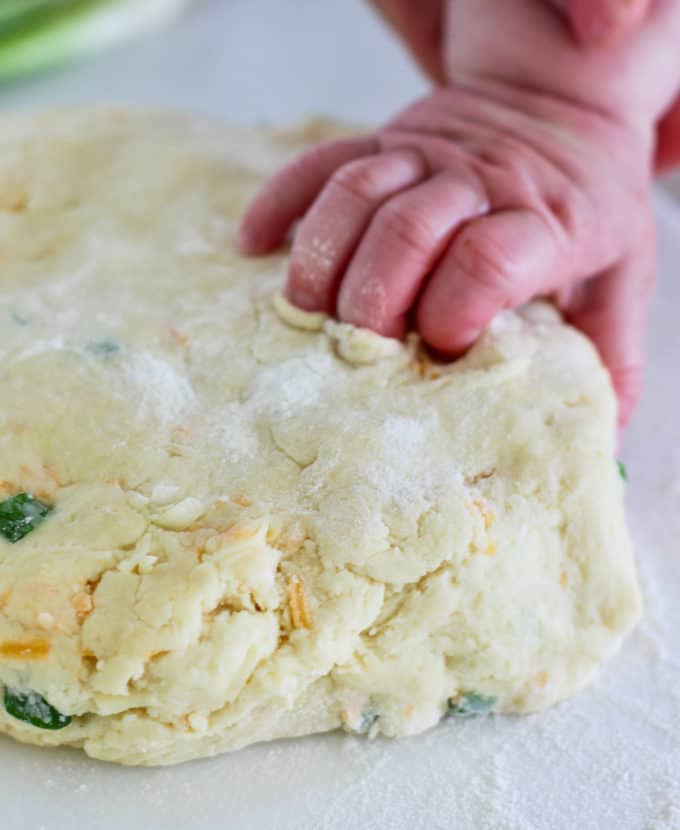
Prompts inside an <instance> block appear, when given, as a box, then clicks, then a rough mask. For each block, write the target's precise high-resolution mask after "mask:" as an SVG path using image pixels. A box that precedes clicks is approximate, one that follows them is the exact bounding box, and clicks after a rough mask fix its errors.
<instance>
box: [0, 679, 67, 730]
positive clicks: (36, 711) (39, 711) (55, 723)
mask: <svg viewBox="0 0 680 830" xmlns="http://www.w3.org/2000/svg"><path fill="white" fill-rule="evenodd" d="M4 703H5V709H6V710H7V713H8V714H10V715H11V716H12V717H13V718H16V719H17V720H22V721H24V723H30V724H31V725H32V726H37V727H38V729H63V728H64V727H65V726H68V725H69V723H71V718H70V717H69V716H68V715H62V714H61V712H57V710H56V709H55V708H54V706H50V704H49V703H48V702H47V701H46V700H45V698H44V697H43V696H42V695H39V694H38V693H37V692H32V691H27V692H19V691H15V690H12V689H9V688H7V686H6V687H5V694H4Z"/></svg>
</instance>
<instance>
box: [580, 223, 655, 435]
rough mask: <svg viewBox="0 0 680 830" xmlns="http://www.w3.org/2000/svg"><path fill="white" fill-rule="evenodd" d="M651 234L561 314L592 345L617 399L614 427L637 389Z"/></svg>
mask: <svg viewBox="0 0 680 830" xmlns="http://www.w3.org/2000/svg"><path fill="white" fill-rule="evenodd" d="M655 270H656V254H655V246H654V241H653V234H652V233H651V232H650V234H649V237H648V239H647V240H646V241H643V242H641V243H640V244H639V245H638V247H637V248H636V249H635V250H634V251H633V252H632V253H630V254H629V255H628V256H627V257H625V258H624V259H623V260H621V261H620V262H619V263H618V264H617V265H615V266H614V267H612V268H610V269H609V270H608V271H605V273H603V274H602V275H600V276H598V277H596V278H595V279H593V280H590V281H589V282H588V283H586V284H584V285H582V286H580V287H579V289H578V290H577V291H576V292H575V294H574V299H573V300H572V302H571V303H570V304H568V305H567V307H566V309H565V311H566V314H567V318H568V320H569V321H570V322H571V323H573V324H574V325H575V326H576V327H577V328H579V329H581V331H583V332H584V334H586V335H587V336H588V337H590V339H591V340H592V341H593V342H594V343H595V345H596V347H597V349H598V351H599V353H600V356H601V358H602V361H603V362H604V364H605V365H606V366H607V368H608V369H609V372H610V374H611V378H612V383H613V384H614V389H615V390H616V394H617V397H618V400H619V425H620V426H625V424H626V423H627V422H628V420H629V418H630V416H631V415H632V413H633V410H634V408H635V405H636V403H637V400H638V397H639V395H640V390H641V386H642V370H643V358H644V335H645V325H646V320H647V308H648V305H649V298H650V294H651V291H652V287H653V284H654V273H655Z"/></svg>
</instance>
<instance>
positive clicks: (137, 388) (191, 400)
mask: <svg viewBox="0 0 680 830" xmlns="http://www.w3.org/2000/svg"><path fill="white" fill-rule="evenodd" d="M125 361H126V362H125V364H124V368H123V376H124V378H125V381H126V385H127V384H129V385H130V387H131V388H130V389H126V390H125V391H126V393H129V394H130V395H131V396H134V397H133V400H136V402H137V406H138V409H137V412H138V414H139V416H140V417H143V418H149V417H153V418H155V419H156V420H159V421H161V423H175V422H178V421H179V420H180V419H181V417H182V415H183V414H185V413H186V411H187V410H188V409H190V408H191V407H193V406H195V405H196V396H195V395H194V391H193V389H192V388H191V384H190V383H189V381H188V380H187V379H186V377H185V376H184V375H183V374H181V373H180V372H179V371H178V370H177V369H175V367H174V366H172V364H170V363H168V362H167V361H166V360H163V359H161V358H159V357H157V356H156V355H153V354H151V353H150V352H139V351H135V352H132V353H130V355H129V356H126V358H125Z"/></svg>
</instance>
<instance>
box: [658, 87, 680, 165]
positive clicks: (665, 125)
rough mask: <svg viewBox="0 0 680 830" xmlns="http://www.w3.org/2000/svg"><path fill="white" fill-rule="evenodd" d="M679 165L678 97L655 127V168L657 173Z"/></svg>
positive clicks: (679, 114)
mask: <svg viewBox="0 0 680 830" xmlns="http://www.w3.org/2000/svg"><path fill="white" fill-rule="evenodd" d="M678 164H680V97H679V98H676V100H675V102H674V104H673V106H672V107H671V109H670V110H669V111H668V112H667V113H666V114H665V115H664V117H663V118H662V119H661V121H660V122H659V125H658V127H657V144H656V159H655V166H656V170H657V172H658V173H663V172H665V171H666V170H671V169H672V168H673V167H676V166H677V165H678Z"/></svg>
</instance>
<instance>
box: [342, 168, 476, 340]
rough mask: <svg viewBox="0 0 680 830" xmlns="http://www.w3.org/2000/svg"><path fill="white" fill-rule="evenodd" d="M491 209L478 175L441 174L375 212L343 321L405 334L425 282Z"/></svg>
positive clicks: (353, 266)
mask: <svg viewBox="0 0 680 830" xmlns="http://www.w3.org/2000/svg"><path fill="white" fill-rule="evenodd" d="M486 210H488V204H487V200H486V196H485V194H484V191H483V189H482V188H481V185H479V183H478V182H477V181H476V179H474V178H467V177H462V176H459V175H457V174H455V173H452V172H441V173H437V174H435V175H434V176H432V177H431V178H428V179H426V180H425V181H423V182H421V183H420V184H418V185H416V186H414V187H412V188H409V189H407V190H405V191H404V192H403V193H400V194H398V195H397V196H395V197H393V198H392V199H389V200H387V201H386V202H385V203H384V204H383V205H382V206H381V207H380V208H379V209H378V210H377V211H376V212H375V214H374V215H373V217H372V219H371V221H370V223H369V225H368V227H367V229H366V231H365V233H364V234H363V236H362V238H361V241H360V243H359V245H358V247H357V249H356V252H355V254H354V256H353V257H352V260H351V261H350V263H349V266H348V267H347V270H346V272H345V276H344V279H343V281H342V285H341V286H340V293H339V296H338V315H339V317H340V319H341V320H344V321H345V322H348V323H353V324H354V325H357V326H364V327H366V328H370V329H373V330H374V331H377V332H378V333H380V334H383V335H386V336H390V337H401V336H403V334H404V333H405V331H406V318H407V314H408V312H409V310H410V309H411V307H412V306H413V304H414V302H415V300H416V297H417V295H418V293H419V292H420V290H421V288H422V286H423V283H424V281H425V279H426V277H427V276H428V274H429V273H430V271H431V270H432V268H433V267H434V265H435V263H436V261H437V260H438V258H439V257H440V256H441V254H442V253H443V251H444V250H445V248H446V246H447V244H448V243H449V241H450V240H451V239H452V238H453V236H454V234H455V233H456V231H457V230H458V229H459V228H460V226H461V225H462V224H463V223H464V222H466V221H468V220H470V219H471V218H473V217H475V216H478V215H479V214H480V213H483V212H484V211H486Z"/></svg>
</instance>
